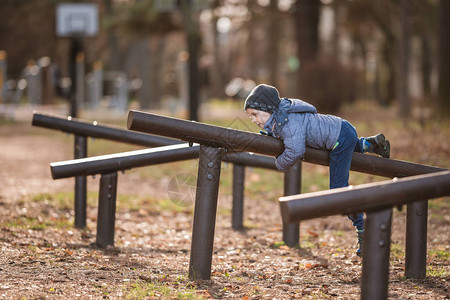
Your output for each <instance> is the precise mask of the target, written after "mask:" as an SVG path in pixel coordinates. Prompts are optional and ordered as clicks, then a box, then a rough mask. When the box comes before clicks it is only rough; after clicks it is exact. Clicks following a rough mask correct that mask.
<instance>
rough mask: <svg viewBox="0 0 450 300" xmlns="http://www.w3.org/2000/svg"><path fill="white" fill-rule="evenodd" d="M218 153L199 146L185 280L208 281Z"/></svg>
mask: <svg viewBox="0 0 450 300" xmlns="http://www.w3.org/2000/svg"><path fill="white" fill-rule="evenodd" d="M221 157H222V150H221V149H219V148H214V147H206V146H201V147H200V157H199V166H198V177H197V193H196V197H195V209H194V224H193V228H192V244H191V257H190V263H189V279H190V280H199V279H210V277H211V263H212V254H213V244H214V231H215V226H216V212H217V198H218V193H219V180H220V166H221Z"/></svg>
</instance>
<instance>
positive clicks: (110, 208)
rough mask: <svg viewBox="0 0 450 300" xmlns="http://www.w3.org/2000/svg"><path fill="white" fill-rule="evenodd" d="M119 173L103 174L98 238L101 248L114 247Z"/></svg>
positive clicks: (99, 197) (98, 217)
mask: <svg viewBox="0 0 450 300" xmlns="http://www.w3.org/2000/svg"><path fill="white" fill-rule="evenodd" d="M116 194H117V172H115V173H109V174H103V175H102V176H101V178H100V190H99V195H98V215H97V238H96V244H97V245H98V246H100V247H106V246H114V226H115V222H116Z"/></svg>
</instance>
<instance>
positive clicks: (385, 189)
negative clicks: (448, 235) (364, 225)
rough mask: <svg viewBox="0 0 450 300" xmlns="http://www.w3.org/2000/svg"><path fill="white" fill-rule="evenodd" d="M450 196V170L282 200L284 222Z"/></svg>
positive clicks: (348, 213)
mask: <svg viewBox="0 0 450 300" xmlns="http://www.w3.org/2000/svg"><path fill="white" fill-rule="evenodd" d="M446 195H450V171H443V172H438V173H432V174H425V175H418V176H411V177H406V178H401V179H394V180H389V181H382V182H376V183H369V184H362V185H357V186H350V187H346V188H339V189H333V190H327V191H321V192H315V193H308V194H303V195H294V196H289V197H281V198H280V199H279V200H280V207H281V212H282V216H283V219H284V220H285V221H287V222H293V221H300V220H307V219H312V218H318V217H325V216H332V215H337V214H342V215H350V214H353V213H357V212H361V211H371V210H375V209H380V207H392V206H396V205H402V204H406V203H410V202H415V201H420V200H423V199H431V198H436V197H442V196H446Z"/></svg>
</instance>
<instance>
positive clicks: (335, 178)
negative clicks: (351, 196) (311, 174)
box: [330, 120, 359, 189]
mask: <svg viewBox="0 0 450 300" xmlns="http://www.w3.org/2000/svg"><path fill="white" fill-rule="evenodd" d="M358 142H359V140H358V135H357V133H356V130H355V127H353V126H352V125H351V124H350V123H348V122H347V121H345V120H343V121H342V129H341V133H340V135H339V139H338V143H339V144H338V146H337V147H336V148H334V149H333V150H331V152H330V189H335V188H340V187H346V186H348V178H349V172H350V166H351V163H352V156H353V152H354V151H356V149H357V147H358V146H357V143H358Z"/></svg>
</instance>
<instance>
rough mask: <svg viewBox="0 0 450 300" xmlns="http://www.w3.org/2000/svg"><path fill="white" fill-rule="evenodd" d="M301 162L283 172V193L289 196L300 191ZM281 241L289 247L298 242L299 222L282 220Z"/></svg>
mask: <svg viewBox="0 0 450 300" xmlns="http://www.w3.org/2000/svg"><path fill="white" fill-rule="evenodd" d="M301 185H302V163H301V162H298V163H296V164H295V165H293V166H292V167H291V168H290V169H289V170H287V171H286V172H285V173H284V195H285V196H291V195H296V194H300V193H301ZM283 241H284V243H285V244H286V245H288V246H289V247H295V246H297V245H299V243H300V222H292V223H287V222H284V221H283Z"/></svg>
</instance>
